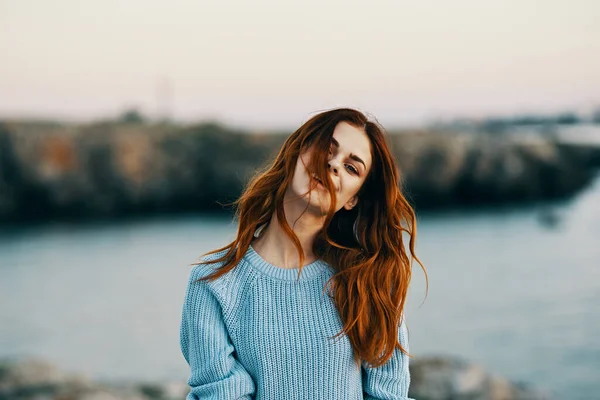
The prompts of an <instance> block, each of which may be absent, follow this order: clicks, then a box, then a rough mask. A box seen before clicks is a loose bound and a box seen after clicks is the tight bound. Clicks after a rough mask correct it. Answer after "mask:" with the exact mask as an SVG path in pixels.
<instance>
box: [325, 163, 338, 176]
mask: <svg viewBox="0 0 600 400" xmlns="http://www.w3.org/2000/svg"><path fill="white" fill-rule="evenodd" d="M327 168H329V169H330V170H333V172H334V173H335V174H337V173H338V169H339V166H338V163H337V161H335V159H333V160H330V161H329V162H328V163H327Z"/></svg>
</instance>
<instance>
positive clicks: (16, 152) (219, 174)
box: [0, 121, 595, 223]
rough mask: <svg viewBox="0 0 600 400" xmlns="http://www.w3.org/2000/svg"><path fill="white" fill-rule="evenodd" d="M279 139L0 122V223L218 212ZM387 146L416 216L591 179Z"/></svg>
mask: <svg viewBox="0 0 600 400" xmlns="http://www.w3.org/2000/svg"><path fill="white" fill-rule="evenodd" d="M286 138H287V135H283V134H282V135H279V134H264V133H263V134H257V133H250V132H243V131H239V130H233V129H230V128H226V127H224V126H222V125H219V124H215V123H206V124H200V125H190V126H178V125H161V124H155V125H149V124H143V123H129V124H115V123H95V124H87V125H60V124H40V123H37V124H36V123H24V122H14V121H13V122H4V123H1V122H0V223H2V222H11V221H12V222H19V221H27V220H29V221H37V220H48V219H86V218H114V217H121V216H128V215H135V214H150V213H166V212H169V213H173V212H187V211H204V210H222V209H223V205H228V204H230V203H231V202H233V201H234V200H236V199H237V197H238V196H239V194H240V193H241V191H242V190H243V188H244V186H245V184H246V183H247V182H248V180H249V179H250V178H251V177H252V176H253V175H254V174H256V173H257V171H259V170H261V169H262V168H263V167H264V166H265V165H266V164H268V163H269V161H270V160H272V159H273V158H274V157H275V155H276V153H277V151H278V150H279V148H280V147H281V145H282V144H283V142H284V141H285V139H286ZM389 141H390V144H391V146H392V151H393V153H394V155H395V158H396V159H397V160H398V163H399V167H400V171H401V185H402V189H403V192H404V193H405V194H406V197H407V198H408V200H409V202H411V203H412V204H413V205H415V206H416V207H418V208H419V209H426V208H440V207H464V206H472V205H485V204H508V203H513V204H516V203H522V202H532V201H540V200H546V199H558V198H565V197H568V196H570V195H573V194H574V193H577V192H578V191H579V190H581V189H582V188H584V187H586V185H587V184H588V183H589V182H590V181H591V179H592V178H593V176H594V173H593V168H594V167H593V165H595V164H594V163H592V162H591V161H590V160H591V159H590V157H587V158H586V157H582V156H581V154H582V152H581V151H580V150H578V151H573V150H572V149H570V148H567V147H565V146H561V145H558V144H557V143H554V142H552V141H551V139H549V138H544V137H537V138H535V139H534V140H531V139H529V140H527V141H522V140H515V139H514V138H513V137H511V136H503V135H493V134H476V133H472V132H466V133H460V132H458V133H457V132H454V133H453V132H433V131H432V132H426V131H415V132H402V133H395V134H390V135H389Z"/></svg>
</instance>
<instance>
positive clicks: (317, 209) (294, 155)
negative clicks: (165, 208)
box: [181, 108, 427, 400]
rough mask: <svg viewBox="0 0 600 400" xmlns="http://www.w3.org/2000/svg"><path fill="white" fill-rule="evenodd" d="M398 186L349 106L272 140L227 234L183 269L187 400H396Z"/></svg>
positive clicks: (375, 137)
mask: <svg viewBox="0 0 600 400" xmlns="http://www.w3.org/2000/svg"><path fill="white" fill-rule="evenodd" d="M398 183H399V174H398V170H397V167H396V164H395V163H394V160H393V158H392V156H391V154H390V151H389V149H388V146H387V144H386V141H385V138H384V136H383V133H382V128H380V127H379V126H378V125H377V124H376V123H374V122H372V121H369V120H368V119H367V117H366V116H365V115H363V114H362V113H360V112H359V111H356V110H352V109H348V108H341V109H334V110H330V111H326V112H323V113H320V114H318V115H316V116H314V117H312V118H311V119H310V120H309V121H307V122H306V123H304V124H303V125H302V126H301V127H300V128H299V129H298V130H296V131H295V132H294V133H293V134H292V135H291V136H290V137H289V138H288V139H287V140H286V142H285V143H284V144H283V147H282V148H281V150H280V152H279V154H278V155H277V157H276V159H275V161H274V162H273V164H272V165H270V166H269V167H268V168H267V169H266V170H264V171H263V172H261V173H259V174H258V175H257V176H256V177H254V178H253V179H252V180H251V181H250V183H249V184H248V186H247V188H246V189H245V191H244V193H243V194H242V196H241V197H240V198H239V199H238V200H237V201H236V202H235V204H236V205H237V213H236V217H237V219H238V222H239V224H238V232H237V236H236V238H235V240H234V241H233V242H231V243H229V244H228V245H227V246H225V247H223V248H221V249H217V250H215V251H212V252H210V253H208V255H205V256H204V258H203V259H202V260H201V261H200V263H198V265H197V266H195V267H194V268H193V270H192V272H191V275H190V280H189V283H188V288H187V292H186V296H185V302H184V306H183V315H182V322H181V350H182V352H183V355H184V357H185V359H186V360H187V362H188V363H189V365H190V368H191V375H190V378H189V380H188V384H189V385H190V387H191V391H190V393H189V395H188V399H197V398H199V399H209V398H210V399H251V398H255V399H259V400H262V399H284V398H285V399H303V400H305V399H332V400H333V399H335V400H339V399H363V398H368V399H408V387H409V384H410V374H409V369H408V360H409V359H408V357H409V353H408V332H407V328H406V324H405V322H404V315H403V309H404V304H405V300H406V294H407V290H408V285H409V282H410V278H411V263H412V260H413V259H415V260H417V262H419V264H420V265H421V267H422V268H423V265H422V264H421V262H420V261H419V259H418V258H417V257H416V256H415V252H414V245H415V234H416V225H415V215H414V212H413V210H412V208H411V207H410V205H409V204H408V202H407V201H406V200H405V198H404V197H403V195H402V193H401V192H400V190H399V188H398ZM403 223H404V225H403ZM403 232H405V233H407V234H408V239H409V240H408V252H407V251H406V249H405V247H404V240H403V237H402V233H403ZM423 271H425V269H424V268H423ZM426 276H427V275H426Z"/></svg>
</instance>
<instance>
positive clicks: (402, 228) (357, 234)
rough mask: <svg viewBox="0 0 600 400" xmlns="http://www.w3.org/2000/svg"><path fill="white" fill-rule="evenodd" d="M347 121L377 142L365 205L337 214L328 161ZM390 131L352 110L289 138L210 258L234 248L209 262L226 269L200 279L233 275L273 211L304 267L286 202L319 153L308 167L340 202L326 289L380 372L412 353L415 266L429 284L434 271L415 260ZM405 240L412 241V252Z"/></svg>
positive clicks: (324, 254) (325, 247)
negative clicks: (406, 316) (402, 336)
mask: <svg viewBox="0 0 600 400" xmlns="http://www.w3.org/2000/svg"><path fill="white" fill-rule="evenodd" d="M342 121H345V122H347V123H349V124H351V125H353V126H355V127H358V128H362V129H364V131H365V132H366V134H367V136H368V138H369V140H370V142H371V151H372V159H373V162H372V166H371V170H370V171H369V174H368V176H367V177H366V179H365V182H364V183H363V185H362V187H361V188H360V190H359V192H358V204H357V205H356V206H355V207H354V208H353V209H351V210H346V209H345V208H342V209H340V210H339V211H338V212H335V204H336V199H335V192H334V189H333V187H334V186H333V182H332V181H331V178H330V175H329V171H328V169H327V161H328V160H327V157H328V150H329V146H330V143H331V138H332V137H333V131H334V129H335V127H336V125H337V124H338V123H339V122H342ZM383 132H384V130H383V128H382V127H381V126H380V125H379V124H378V123H376V122H373V121H370V120H369V119H368V118H367V117H366V116H365V115H364V114H363V113H361V112H359V111H357V110H353V109H349V108H338V109H333V110H329V111H325V112H322V113H319V114H317V115H315V116H313V117H312V118H310V119H309V120H308V121H307V122H305V123H304V124H303V125H302V126H301V127H300V128H298V129H297V130H296V131H295V132H294V133H292V135H291V136H289V137H288V138H287V140H286V141H285V143H284V144H283V146H282V147H281V150H280V151H279V153H278V155H277V157H276V158H275V160H274V161H273V162H272V163H270V164H269V165H268V166H267V167H266V168H265V169H263V170H262V171H259V172H258V173H257V174H256V175H255V176H254V177H253V178H252V179H251V180H250V182H249V183H248V184H247V186H246V188H245V190H244V192H243V193H242V195H241V196H240V198H239V199H238V200H237V201H235V202H234V203H232V204H233V205H235V206H236V213H235V217H236V219H237V220H238V231H237V236H236V238H235V240H233V241H232V242H231V243H229V244H228V245H226V246H224V247H222V248H219V249H216V250H213V251H211V252H208V253H206V254H215V253H218V252H222V251H225V250H227V251H226V252H225V253H224V254H223V255H222V256H221V257H219V258H217V259H213V260H207V261H203V262H205V263H210V264H212V263H223V264H222V265H221V266H219V268H218V269H216V270H215V271H214V272H213V273H211V274H210V275H207V276H205V277H203V278H200V279H199V280H214V279H217V278H219V277H220V276H221V275H223V274H226V273H227V272H229V271H230V270H232V269H233V268H234V267H235V266H236V265H237V264H238V263H239V261H240V260H241V259H242V257H243V256H244V254H245V253H246V251H247V250H248V247H249V245H250V243H251V242H252V239H253V237H254V234H255V232H256V231H257V229H258V228H260V227H263V226H264V225H266V224H268V223H269V222H270V220H271V217H272V215H273V213H277V221H278V222H279V224H280V225H281V227H282V229H283V230H284V231H285V233H286V235H287V236H288V237H289V238H290V239H291V240H292V242H293V243H294V245H295V246H296V249H297V250H298V254H299V257H300V264H299V265H301V266H302V265H303V264H304V252H303V249H302V246H301V244H300V241H299V239H298V237H297V236H296V235H295V234H294V232H293V230H292V229H291V228H290V226H289V224H288V223H287V221H286V218H285V214H284V209H283V199H284V195H285V192H286V189H287V188H288V185H289V184H290V183H291V180H292V177H293V173H294V169H295V165H296V162H297V159H298V157H299V155H300V154H301V153H302V152H303V151H305V150H307V149H308V148H310V147H312V148H313V152H312V156H311V157H310V162H309V164H308V165H307V166H306V168H307V170H308V171H309V172H314V173H316V174H317V176H318V177H319V178H320V179H321V181H322V182H323V183H324V186H325V187H326V188H327V189H328V191H329V193H330V196H331V199H332V200H331V201H330V208H329V211H328V213H327V216H326V219H325V223H324V226H323V229H322V230H321V231H320V232H319V233H318V234H317V237H316V238H315V241H314V244H313V249H312V250H313V253H314V254H315V256H317V257H318V258H320V259H322V260H323V261H326V262H327V263H328V264H329V265H331V266H332V267H333V268H334V270H335V274H334V275H333V276H332V277H331V278H330V279H329V281H328V282H327V285H326V286H325V288H324V290H326V288H327V286H329V285H331V289H332V293H333V296H332V299H333V300H334V302H335V306H336V308H337V310H338V312H339V315H340V318H341V320H342V322H343V324H344V326H343V329H342V331H341V332H339V333H338V334H337V335H336V336H339V335H341V334H343V333H346V334H347V335H348V338H349V340H350V343H351V344H352V347H353V350H354V359H355V361H356V362H360V360H364V361H365V362H366V363H368V364H369V365H371V366H373V367H377V366H380V365H383V364H385V363H386V362H387V361H388V360H389V359H390V358H391V357H392V354H393V352H394V349H395V348H396V347H399V348H400V349H401V351H402V352H403V353H405V354H407V355H409V354H408V352H407V351H406V349H404V348H403V347H402V345H401V344H400V343H399V342H398V340H397V338H398V329H399V327H400V323H401V321H402V318H403V310H404V304H405V301H406V296H407V293H408V286H409V283H410V280H411V274H412V261H413V260H416V261H417V262H418V263H419V265H420V266H421V268H422V269H423V271H424V272H425V277H426V278H427V272H426V271H425V267H424V266H423V264H422V263H421V261H420V260H419V259H418V257H417V256H416V255H415V239H416V218H415V213H414V210H413V209H412V207H411V206H410V204H409V203H408V202H407V200H406V199H405V198H404V196H403V195H402V192H401V190H400V173H399V169H398V167H397V165H396V162H395V161H394V158H393V157H392V155H391V152H390V150H389V146H388V144H387V141H386V138H385V137H384V134H383ZM311 193H312V192H311ZM403 234H407V235H408V251H407V249H406V248H405V240H404V238H403ZM299 273H301V268H300V272H299Z"/></svg>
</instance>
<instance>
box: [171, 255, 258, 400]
mask: <svg viewBox="0 0 600 400" xmlns="http://www.w3.org/2000/svg"><path fill="white" fill-rule="evenodd" d="M201 268H202V265H200V266H196V267H194V268H193V269H192V272H191V274H190V279H189V282H188V287H187V290H186V295H185V300H184V304H183V311H182V319H181V330H180V339H181V342H180V344H181V352H182V353H183V356H184V357H185V359H186V361H187V362H188V364H189V366H190V369H191V374H190V378H189V379H188V382H187V383H188V385H189V386H190V388H191V391H190V393H189V394H188V396H187V400H195V399H252V397H253V395H254V393H255V384H254V381H253V380H252V378H251V376H250V374H249V373H248V372H247V371H246V370H245V369H244V367H243V365H242V364H241V363H240V362H239V361H238V360H237V358H236V356H235V348H234V347H233V344H232V343H231V339H230V337H229V333H228V331H227V327H226V325H225V321H224V319H223V313H222V308H221V305H220V303H219V301H218V300H217V298H216V296H215V294H214V293H213V292H212V291H211V289H210V288H209V287H208V285H207V283H206V282H194V281H195V280H196V279H198V278H199V277H200V276H201V275H200V274H199V271H200V269H201Z"/></svg>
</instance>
